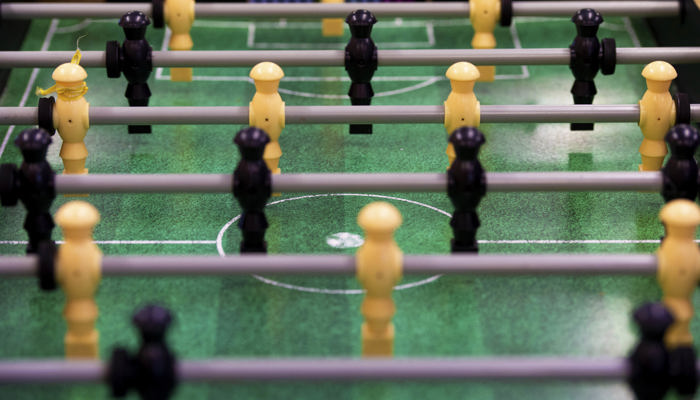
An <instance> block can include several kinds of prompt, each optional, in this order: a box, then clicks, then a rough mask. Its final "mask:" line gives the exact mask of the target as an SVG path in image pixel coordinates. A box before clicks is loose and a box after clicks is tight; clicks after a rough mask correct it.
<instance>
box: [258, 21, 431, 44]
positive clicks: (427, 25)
mask: <svg viewBox="0 0 700 400" xmlns="http://www.w3.org/2000/svg"><path fill="white" fill-rule="evenodd" d="M251 25H252V28H253V29H249V30H248V41H247V44H248V47H250V48H258V49H292V50H299V49H319V48H323V49H344V48H345V43H316V42H313V43H309V42H255V32H256V31H255V27H256V25H254V24H251ZM386 27H388V28H404V27H405V25H393V26H392V25H388V26H386ZM420 27H422V28H425V35H426V37H427V41H425V42H377V47H378V48H382V49H392V48H406V49H412V48H415V47H420V46H425V47H433V46H435V31H434V28H433V24H432V23H431V22H426V23H424V24H422V25H421V26H420ZM277 28H278V29H279V27H277ZM319 28H320V25H319Z"/></svg>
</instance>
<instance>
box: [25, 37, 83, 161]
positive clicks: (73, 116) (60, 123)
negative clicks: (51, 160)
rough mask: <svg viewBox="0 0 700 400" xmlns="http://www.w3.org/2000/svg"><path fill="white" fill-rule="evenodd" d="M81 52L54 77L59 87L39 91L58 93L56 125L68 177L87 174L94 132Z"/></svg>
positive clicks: (54, 111)
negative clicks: (88, 140) (89, 140)
mask: <svg viewBox="0 0 700 400" xmlns="http://www.w3.org/2000/svg"><path fill="white" fill-rule="evenodd" d="M80 58H81V54H80V49H77V50H76V51H75V54H74V55H73V58H72V59H71V61H70V62H69V63H65V64H61V65H59V66H58V67H57V68H56V69H55V70H54V71H53V74H52V75H51V78H52V79H53V80H54V81H55V82H56V84H55V85H53V86H51V87H50V88H48V89H46V90H43V89H40V88H37V95H40V96H46V95H48V94H51V93H56V104H55V106H54V109H53V125H54V127H55V128H56V130H57V131H58V134H59V136H61V139H63V145H62V146H61V152H60V153H59V155H60V156H61V159H63V167H64V170H63V173H64V174H87V172H88V170H87V168H85V160H86V159H87V155H88V151H87V147H86V146H85V135H86V134H87V131H88V128H90V112H89V110H90V103H88V102H87V100H85V97H84V96H85V93H87V91H88V87H87V83H85V79H86V78H87V72H85V69H84V68H83V67H81V66H80Z"/></svg>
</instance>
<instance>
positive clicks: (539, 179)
mask: <svg viewBox="0 0 700 400" xmlns="http://www.w3.org/2000/svg"><path fill="white" fill-rule="evenodd" d="M486 181H487V188H488V191H489V192H547V191H565V192H579V191H660V190H661V185H662V176H661V173H660V172H493V173H487V174H486ZM232 182H233V176H232V175H226V174H220V175H219V174H210V175H207V174H152V175H149V174H90V175H57V176H56V191H57V192H58V193H231V192H232V187H233V183H232ZM446 188H447V178H446V175H445V174H442V173H397V174H282V175H272V190H273V191H275V192H284V193H295V192H315V193H334V192H344V191H357V192H375V193H376V192H384V193H386V192H444V191H445V190H446Z"/></svg>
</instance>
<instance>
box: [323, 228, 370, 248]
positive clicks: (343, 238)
mask: <svg viewBox="0 0 700 400" xmlns="http://www.w3.org/2000/svg"><path fill="white" fill-rule="evenodd" d="M364 242H365V240H364V239H363V238H362V236H360V235H358V234H356V233H350V232H338V233H334V234H332V235H329V236H328V237H327V238H326V244H327V245H329V246H331V247H333V248H335V249H354V248H356V247H360V246H362V243H364Z"/></svg>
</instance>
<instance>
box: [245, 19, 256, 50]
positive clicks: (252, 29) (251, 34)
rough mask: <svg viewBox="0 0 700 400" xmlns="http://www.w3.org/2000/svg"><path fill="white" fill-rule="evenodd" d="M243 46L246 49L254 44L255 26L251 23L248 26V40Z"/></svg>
mask: <svg viewBox="0 0 700 400" xmlns="http://www.w3.org/2000/svg"><path fill="white" fill-rule="evenodd" d="M245 44H246V46H248V47H253V45H254V44H255V24H253V23H250V24H248V38H247V39H246V42H245Z"/></svg>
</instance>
